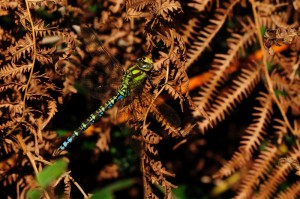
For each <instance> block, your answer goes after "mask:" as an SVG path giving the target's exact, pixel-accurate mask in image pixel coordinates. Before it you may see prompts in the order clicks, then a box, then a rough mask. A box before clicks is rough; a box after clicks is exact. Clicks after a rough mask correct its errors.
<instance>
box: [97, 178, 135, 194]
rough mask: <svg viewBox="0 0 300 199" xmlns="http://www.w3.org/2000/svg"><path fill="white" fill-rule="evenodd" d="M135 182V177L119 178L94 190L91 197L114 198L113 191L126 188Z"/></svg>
mask: <svg viewBox="0 0 300 199" xmlns="http://www.w3.org/2000/svg"><path fill="white" fill-rule="evenodd" d="M135 183H136V180H135V179H125V180H119V181H117V182H115V183H113V184H110V185H108V186H106V187H104V188H102V189H100V190H99V191H96V192H95V193H94V194H93V196H92V199H114V195H113V192H115V191H119V190H122V189H126V188H128V187H130V186H132V185H134V184H135Z"/></svg>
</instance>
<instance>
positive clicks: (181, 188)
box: [172, 185, 188, 199]
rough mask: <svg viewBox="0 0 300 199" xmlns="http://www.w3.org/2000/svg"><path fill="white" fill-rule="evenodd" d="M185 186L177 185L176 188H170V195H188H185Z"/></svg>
mask: <svg viewBox="0 0 300 199" xmlns="http://www.w3.org/2000/svg"><path fill="white" fill-rule="evenodd" d="M186 190H187V186H186V185H179V186H178V188H177V189H172V195H173V197H175V198H180V199H186V198H188V196H187V195H186Z"/></svg>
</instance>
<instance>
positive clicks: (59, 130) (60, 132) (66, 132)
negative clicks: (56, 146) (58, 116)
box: [56, 129, 69, 137]
mask: <svg viewBox="0 0 300 199" xmlns="http://www.w3.org/2000/svg"><path fill="white" fill-rule="evenodd" d="M68 133H69V131H67V130H63V129H58V130H56V134H57V135H58V137H63V136H65V135H67V134H68Z"/></svg>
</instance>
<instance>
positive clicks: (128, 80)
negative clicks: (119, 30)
mask: <svg viewBox="0 0 300 199" xmlns="http://www.w3.org/2000/svg"><path fill="white" fill-rule="evenodd" d="M81 32H82V36H83V37H84V36H86V35H87V34H89V41H91V40H92V41H94V42H96V45H99V46H97V48H100V49H101V51H103V52H102V53H104V54H105V55H106V57H107V58H108V59H109V64H110V65H111V66H112V67H114V68H115V69H112V70H119V71H123V75H122V77H119V78H121V85H120V86H119V88H118V89H117V91H116V94H115V95H114V96H113V97H111V98H110V99H108V100H107V101H106V103H105V104H104V105H102V106H100V107H99V108H98V109H97V110H96V111H95V112H93V113H92V114H91V115H90V116H89V117H88V118H87V119H86V120H85V121H84V122H82V123H81V125H80V126H79V127H78V128H77V129H76V130H75V131H74V132H73V134H72V135H71V136H69V137H68V138H67V139H66V140H65V141H64V142H63V143H62V144H61V146H60V147H59V148H58V149H57V150H56V151H55V152H54V155H58V154H59V153H61V151H63V150H65V149H66V148H67V147H68V146H69V145H70V144H71V143H72V142H73V141H74V140H75V139H76V138H77V137H78V136H79V135H80V134H82V133H83V132H84V131H85V130H86V129H87V128H88V127H89V126H91V125H92V124H93V123H94V122H95V121H97V120H99V119H100V118H101V117H102V116H103V115H104V113H105V112H106V111H107V110H108V109H110V108H111V107H112V106H113V105H114V104H116V103H117V102H118V101H120V100H122V99H124V98H127V97H129V96H130V95H131V94H132V93H133V92H134V91H135V90H136V89H137V88H139V87H141V86H142V85H143V83H144V82H145V80H146V78H148V77H149V74H150V72H151V71H152V69H153V60H152V59H151V58H150V57H148V56H145V57H142V58H138V59H137V61H136V63H135V64H134V65H133V66H131V67H130V68H128V69H127V70H126V71H125V72H124V70H123V68H122V67H121V66H120V64H119V62H118V61H117V60H116V59H115V58H114V57H113V56H112V55H110V54H109V52H108V51H107V50H106V48H105V47H104V45H103V44H102V42H101V41H100V40H99V39H98V36H97V35H96V34H95V33H94V32H93V31H92V30H91V29H90V28H87V27H82V28H81ZM84 39H86V38H84Z"/></svg>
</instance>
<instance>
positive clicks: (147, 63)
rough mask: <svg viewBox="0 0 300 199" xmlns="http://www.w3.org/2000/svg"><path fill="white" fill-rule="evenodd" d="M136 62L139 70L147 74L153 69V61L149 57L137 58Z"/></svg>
mask: <svg viewBox="0 0 300 199" xmlns="http://www.w3.org/2000/svg"><path fill="white" fill-rule="evenodd" d="M136 61H137V65H138V67H139V69H141V70H143V71H146V72H148V71H150V70H152V68H153V60H152V59H151V58H150V57H142V58H138V59H137V60H136Z"/></svg>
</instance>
